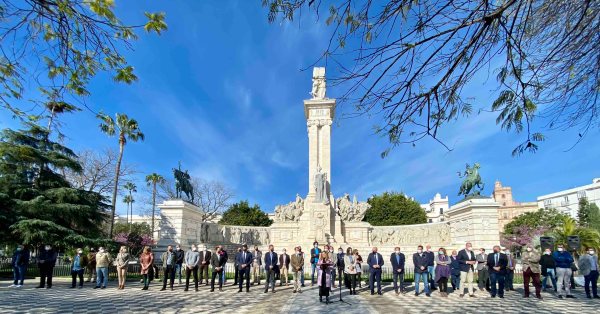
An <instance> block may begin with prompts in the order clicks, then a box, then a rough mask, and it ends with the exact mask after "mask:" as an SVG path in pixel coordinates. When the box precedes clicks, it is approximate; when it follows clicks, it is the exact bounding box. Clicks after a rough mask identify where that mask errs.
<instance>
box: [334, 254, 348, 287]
mask: <svg viewBox="0 0 600 314" xmlns="http://www.w3.org/2000/svg"><path fill="white" fill-rule="evenodd" d="M345 255H346V254H344V249H342V248H341V247H340V248H338V252H337V256H336V257H337V261H336V263H335V264H336V267H337V272H338V278H339V279H338V281H339V284H340V285H341V284H342V280H343V277H344V266H345V265H344V256H345Z"/></svg>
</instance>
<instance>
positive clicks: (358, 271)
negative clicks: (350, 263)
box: [352, 249, 363, 288]
mask: <svg viewBox="0 0 600 314" xmlns="http://www.w3.org/2000/svg"><path fill="white" fill-rule="evenodd" d="M352 254H353V255H354V257H355V258H356V282H357V283H358V287H359V288H362V263H363V258H362V256H361V255H360V253H359V252H358V249H354V250H352Z"/></svg>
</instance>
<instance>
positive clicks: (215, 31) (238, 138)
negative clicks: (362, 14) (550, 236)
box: [0, 0, 600, 212]
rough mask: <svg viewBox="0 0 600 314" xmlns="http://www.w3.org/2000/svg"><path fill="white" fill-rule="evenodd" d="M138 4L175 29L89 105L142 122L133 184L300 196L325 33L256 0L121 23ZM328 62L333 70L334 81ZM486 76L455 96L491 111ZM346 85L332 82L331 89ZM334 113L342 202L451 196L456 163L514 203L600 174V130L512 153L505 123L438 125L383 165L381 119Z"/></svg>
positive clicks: (169, 4)
mask: <svg viewBox="0 0 600 314" xmlns="http://www.w3.org/2000/svg"><path fill="white" fill-rule="evenodd" d="M144 11H164V12H166V14H167V23H168V25H169V29H168V31H167V32H165V33H164V34H163V35H161V36H155V35H145V34H141V33H140V35H141V36H140V40H138V41H137V42H135V43H134V48H135V50H134V51H129V52H127V53H126V57H127V59H128V61H129V63H130V64H132V65H133V66H134V67H135V71H136V74H137V76H138V77H139V81H138V82H137V83H134V84H133V85H130V86H127V85H117V84H115V83H113V82H112V81H111V80H110V79H108V78H107V77H106V76H105V75H100V76H98V77H97V79H95V80H94V82H92V84H91V86H90V90H91V92H92V96H90V97H88V98H87V99H86V100H85V101H86V103H87V105H88V106H89V107H90V108H92V109H93V110H98V111H99V110H103V111H104V112H106V113H109V114H114V113H115V112H122V113H127V114H128V115H129V116H131V117H134V118H136V119H137V120H138V121H139V123H140V127H141V129H142V131H143V132H144V133H145V135H146V140H145V141H144V142H142V143H129V144H128V145H127V147H126V151H125V156H124V159H125V160H126V162H128V163H132V164H136V165H137V166H138V168H139V170H140V171H141V172H142V174H140V178H139V179H140V182H139V183H138V186H141V185H143V183H142V181H141V180H143V177H144V176H145V175H146V174H148V173H151V172H158V173H161V174H163V175H164V176H169V177H170V176H171V168H172V167H176V165H177V163H178V161H181V162H182V164H183V168H185V169H189V170H190V172H191V173H192V175H194V176H198V177H201V178H204V179H209V180H210V179H215V180H220V181H223V182H224V183H225V184H227V185H228V186H230V187H231V188H232V189H233V190H234V192H235V195H236V196H235V200H242V199H248V200H249V201H250V202H251V203H258V204H259V205H260V206H261V207H262V209H263V210H265V211H267V212H272V211H273V209H274V206H275V205H277V204H283V203H287V202H289V201H292V200H294V198H295V195H296V193H300V195H302V196H305V195H306V193H307V192H308V187H307V185H308V183H307V182H308V177H307V176H308V174H307V167H308V138H307V134H306V122H305V118H304V112H303V103H302V101H303V99H306V98H308V97H309V94H308V92H309V91H310V88H311V74H312V72H311V71H300V69H303V68H306V67H309V66H310V65H311V64H312V63H314V62H315V61H316V60H317V58H318V56H319V55H320V53H321V52H322V50H323V49H324V48H325V45H326V43H327V39H328V36H329V31H330V29H328V28H327V27H326V26H324V25H323V23H322V22H323V21H316V20H315V18H314V16H308V15H304V16H303V17H302V19H301V20H300V21H299V22H298V21H296V22H294V23H274V24H268V22H267V10H266V9H265V8H262V7H261V6H260V1H183V0H179V1H123V2H118V8H117V13H118V14H120V15H121V16H123V19H124V20H125V21H129V22H132V23H140V22H141V21H143V12H144ZM336 70H337V69H336V68H335V67H328V68H327V72H328V73H329V75H334V74H335V73H336ZM484 76H487V74H485V75H484ZM492 77H493V76H492ZM490 83H492V84H493V83H494V81H493V80H487V81H486V79H485V77H483V76H482V77H480V78H478V79H477V80H476V81H474V82H473V83H472V84H471V85H469V86H468V87H467V88H465V89H464V90H463V96H465V97H471V98H472V99H473V103H474V104H476V106H481V107H485V106H489V104H490V103H491V101H492V100H493V99H494V96H493V90H494V88H495V86H493V85H490ZM342 92H343V91H342V90H336V89H331V88H330V89H329V90H328V96H329V97H336V95H339V94H341V93H342ZM338 111H339V112H340V113H341V112H350V111H351V107H349V106H347V105H346V106H345V107H344V106H341V107H340V108H338ZM341 116H342V115H341V114H338V116H337V117H338V119H336V121H335V123H334V126H333V130H332V174H331V178H332V190H333V193H334V195H335V196H336V197H339V196H341V195H342V194H343V193H350V194H356V195H357V197H358V198H359V200H365V199H366V198H367V197H369V196H370V195H372V194H376V193H381V192H383V191H390V190H395V191H403V192H405V193H406V194H408V195H410V196H413V197H415V198H416V200H418V201H419V202H422V203H423V202H427V201H428V200H429V199H430V198H432V197H433V195H434V194H435V193H437V192H439V193H441V194H442V195H444V196H445V195H449V196H450V201H451V203H455V202H456V201H458V197H457V196H456V194H457V191H458V187H459V185H460V179H459V178H458V177H457V171H461V170H463V169H464V165H465V163H473V162H476V161H477V162H479V163H480V164H481V167H482V168H481V175H482V177H483V180H484V182H486V189H485V194H490V193H491V191H492V190H491V189H492V188H493V183H494V181H495V180H496V179H498V180H501V181H502V183H503V184H504V185H509V186H512V187H513V192H514V194H515V198H516V200H518V201H533V200H535V199H536V197H537V196H539V195H543V194H547V193H551V192H554V191H557V190H562V189H566V188H570V187H574V186H578V185H584V184H589V183H591V180H592V178H594V177H600V163H599V162H598V156H599V153H600V145H598V140H597V138H598V135H599V134H598V133H599V132H598V130H595V131H592V132H590V133H589V135H588V136H587V137H586V138H585V140H584V141H582V142H581V143H580V144H579V145H578V146H576V147H575V148H573V149H572V150H570V151H566V150H568V149H569V148H570V147H571V146H572V145H573V144H574V143H575V141H576V134H577V130H572V131H567V132H562V131H554V132H546V133H545V134H546V136H547V141H546V142H544V143H542V144H541V145H540V146H541V147H540V151H539V152H538V153H536V154H526V155H524V156H521V157H517V158H515V157H512V156H511V151H512V149H513V148H514V147H515V146H516V145H517V144H518V143H520V142H521V141H523V137H522V136H519V135H515V134H513V133H506V132H504V131H501V130H500V128H499V127H498V126H497V125H496V124H495V116H494V115H493V114H479V115H477V114H475V115H472V116H470V117H469V118H467V119H462V120H460V121H458V122H457V123H454V124H451V125H448V126H447V128H446V129H445V130H444V132H443V134H442V138H443V140H444V141H445V142H446V143H447V144H448V145H449V146H451V147H453V150H452V151H450V152H448V151H447V150H446V149H445V148H444V147H443V146H441V145H439V144H437V143H435V142H434V141H432V140H424V141H422V142H420V143H418V144H417V145H416V147H412V146H409V145H405V146H400V147H398V148H396V149H395V150H394V151H393V152H392V153H391V154H390V155H389V156H388V157H387V158H385V159H381V158H380V153H381V152H382V151H383V150H384V149H385V148H386V147H387V142H386V139H385V138H381V137H378V136H376V135H374V134H373V126H374V125H375V124H377V122H378V121H377V120H376V119H374V118H369V117H367V116H361V117H358V118H352V119H340V118H339V117H341ZM0 118H1V119H0V127H2V128H5V127H15V126H17V123H16V122H15V121H11V120H10V119H9V118H8V117H7V115H6V113H5V112H2V113H0ZM63 122H64V128H63V132H64V133H65V134H66V135H67V139H66V144H67V145H68V146H70V147H72V148H75V149H76V150H81V149H95V150H101V149H103V148H105V147H114V148H116V145H117V144H116V139H114V138H107V137H106V136H105V135H104V134H102V133H100V131H99V129H98V126H97V125H98V120H97V119H95V117H94V115H93V113H91V112H90V111H83V112H80V113H76V114H73V115H70V116H65V118H64V119H63ZM119 211H120V212H124V211H125V210H124V207H121V208H119Z"/></svg>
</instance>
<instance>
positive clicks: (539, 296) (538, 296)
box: [535, 295, 544, 300]
mask: <svg viewBox="0 0 600 314" xmlns="http://www.w3.org/2000/svg"><path fill="white" fill-rule="evenodd" d="M535 297H536V298H538V299H540V300H543V299H544V298H542V296H541V295H536V296H535Z"/></svg>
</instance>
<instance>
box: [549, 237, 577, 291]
mask: <svg viewBox="0 0 600 314" xmlns="http://www.w3.org/2000/svg"><path fill="white" fill-rule="evenodd" d="M552 258H554V263H555V264H556V277H557V278H558V297H559V298H561V299H562V298H563V295H566V297H567V298H571V299H574V298H575V297H574V296H573V295H572V294H571V274H572V273H573V271H572V270H571V264H573V256H571V253H569V252H567V251H565V247H564V245H562V244H559V245H558V248H557V249H556V252H554V254H552ZM563 288H564V291H563Z"/></svg>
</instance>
